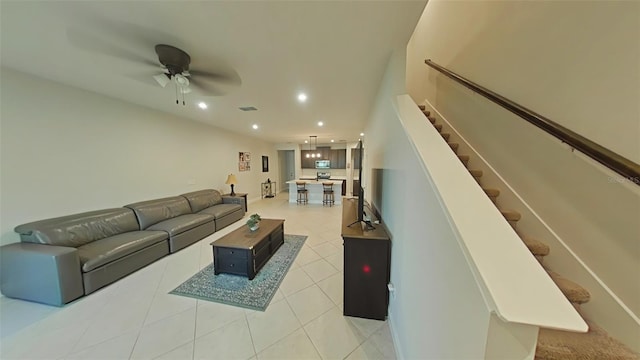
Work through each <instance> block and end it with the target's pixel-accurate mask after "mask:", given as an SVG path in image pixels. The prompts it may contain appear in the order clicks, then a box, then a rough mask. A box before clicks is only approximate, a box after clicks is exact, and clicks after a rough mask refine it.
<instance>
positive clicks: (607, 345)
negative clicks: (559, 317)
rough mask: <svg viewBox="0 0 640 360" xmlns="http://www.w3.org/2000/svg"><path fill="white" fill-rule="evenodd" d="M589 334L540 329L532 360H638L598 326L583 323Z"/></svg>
mask: <svg viewBox="0 0 640 360" xmlns="http://www.w3.org/2000/svg"><path fill="white" fill-rule="evenodd" d="M586 321H587V324H588V325H589V331H588V332H586V333H575V332H569V331H562V330H551V329H540V331H539V333H538V346H537V348H536V355H535V359H536V360H560V359H562V360H602V359H616V360H638V359H640V357H639V356H638V354H636V353H634V352H633V351H631V350H630V349H629V348H628V347H626V346H625V345H624V344H622V343H621V342H619V341H618V340H616V339H614V338H612V337H611V336H609V334H607V332H606V331H604V330H603V329H602V328H601V327H599V326H598V325H596V324H594V323H592V322H590V321H589V320H586Z"/></svg>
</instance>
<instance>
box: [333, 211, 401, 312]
mask: <svg viewBox="0 0 640 360" xmlns="http://www.w3.org/2000/svg"><path fill="white" fill-rule="evenodd" d="M357 212H358V199H346V198H345V199H343V202H342V239H343V240H344V311H343V314H344V315H345V316H356V317H362V318H367V319H376V320H384V319H385V318H386V316H387V307H388V305H389V290H388V289H387V284H388V283H389V281H390V271H391V268H390V265H391V239H390V238H389V235H388V234H387V232H386V231H385V229H384V226H383V225H382V224H377V225H374V226H375V229H373V230H364V229H366V225H364V224H361V225H358V224H355V225H353V226H351V227H349V226H348V225H349V224H351V223H353V221H354V220H356V219H357V218H358V216H357ZM367 215H369V216H371V217H372V219H371V220H372V221H373V220H375V219H374V218H373V212H372V211H371V210H368V211H367Z"/></svg>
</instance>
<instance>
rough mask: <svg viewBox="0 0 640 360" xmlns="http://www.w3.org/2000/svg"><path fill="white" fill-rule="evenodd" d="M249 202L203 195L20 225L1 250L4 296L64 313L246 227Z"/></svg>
mask: <svg viewBox="0 0 640 360" xmlns="http://www.w3.org/2000/svg"><path fill="white" fill-rule="evenodd" d="M243 201H244V200H243V199H241V198H234V197H223V196H221V195H220V193H219V192H218V191H217V190H201V191H196V192H191V193H187V194H183V195H180V196H175V197H170V198H163V199H156V200H150V201H143V202H138V203H134V204H130V205H126V206H125V207H122V208H115V209H105V210H97V211H91V212H85V213H81V214H75V215H68V216H63V217H58V218H53V219H46V220H40V221H36V222H31V223H28V224H23V225H19V226H17V227H16V228H15V231H16V232H17V233H18V234H20V242H19V243H14V244H9V245H5V246H2V247H0V257H1V258H0V275H1V279H0V282H1V283H0V289H1V290H2V293H3V294H4V295H5V296H7V297H11V298H17V299H23V300H29V301H35V302H39V303H44V304H49V305H56V306H61V305H64V304H66V303H69V302H71V301H73V300H75V299H77V298H79V297H81V296H83V295H87V294H90V293H92V292H94V291H96V290H98V289H100V288H101V287H103V286H105V285H108V284H110V283H112V282H114V281H116V280H118V279H120V278H122V277H124V276H126V275H128V274H130V273H132V272H134V271H136V270H138V269H140V268H142V267H145V266H146V265H148V264H150V263H152V262H154V261H156V260H158V259H160V258H162V257H164V256H166V255H168V254H170V253H174V252H176V251H178V250H180V249H183V248H185V247H187V246H189V245H191V244H193V243H195V242H197V241H199V240H201V239H203V238H205V237H207V236H209V235H211V234H212V233H214V232H215V231H218V230H220V229H222V228H224V227H225V226H228V225H230V224H232V223H233V222H235V221H238V220H240V219H242V217H243V216H244V207H243Z"/></svg>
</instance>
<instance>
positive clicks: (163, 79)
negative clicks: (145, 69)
mask: <svg viewBox="0 0 640 360" xmlns="http://www.w3.org/2000/svg"><path fill="white" fill-rule="evenodd" d="M153 79H154V80H155V81H156V82H157V83H158V84H159V85H160V86H161V87H165V86H167V84H168V83H170V82H171V79H169V76H167V74H165V73H163V74H158V75H153Z"/></svg>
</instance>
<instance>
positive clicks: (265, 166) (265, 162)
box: [262, 156, 269, 172]
mask: <svg viewBox="0 0 640 360" xmlns="http://www.w3.org/2000/svg"><path fill="white" fill-rule="evenodd" d="M262 172H269V157H268V156H262Z"/></svg>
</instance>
